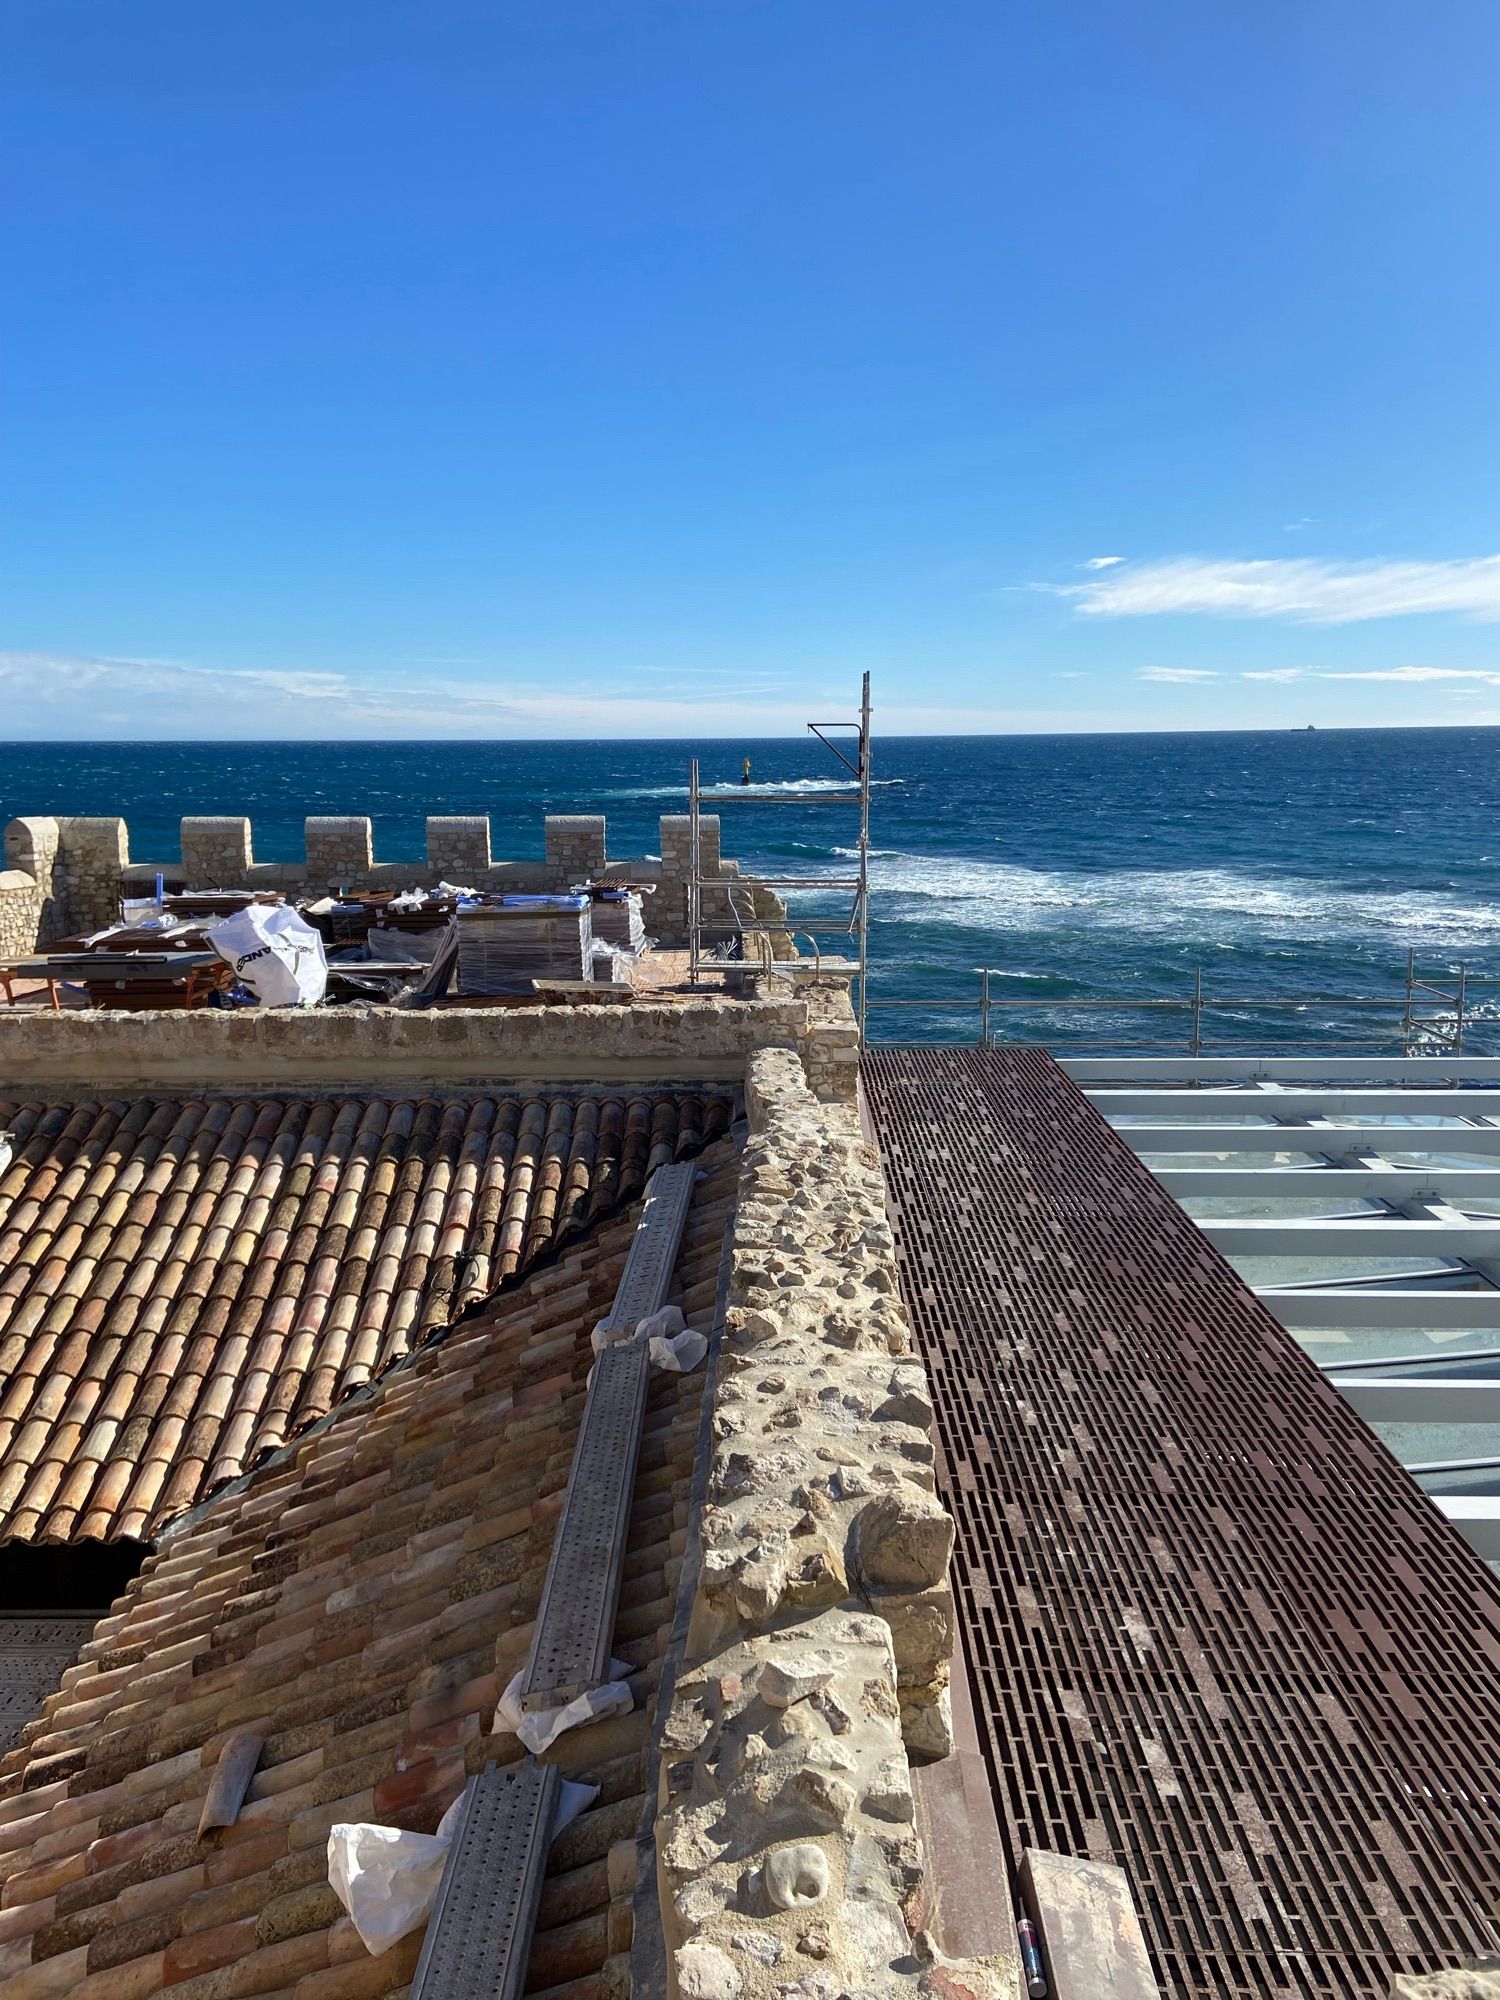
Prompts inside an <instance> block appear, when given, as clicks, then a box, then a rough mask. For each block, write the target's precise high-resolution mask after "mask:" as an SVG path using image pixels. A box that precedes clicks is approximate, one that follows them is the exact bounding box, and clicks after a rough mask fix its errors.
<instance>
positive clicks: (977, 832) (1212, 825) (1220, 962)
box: [0, 729, 1500, 1053]
mask: <svg viewBox="0 0 1500 2000" xmlns="http://www.w3.org/2000/svg"><path fill="white" fill-rule="evenodd" d="M695 750H696V752H697V754H698V756H699V757H700V759H701V762H702V775H703V782H704V784H705V785H708V784H729V785H732V784H734V783H735V782H736V781H737V780H738V778H739V775H740V764H741V759H742V757H743V756H745V755H747V754H748V755H749V756H750V758H751V759H752V766H753V777H754V780H755V782H756V785H757V787H759V786H761V785H765V786H767V787H771V788H774V789H775V790H776V792H777V794H778V796H779V797H781V798H782V799H784V800H785V801H786V804H785V806H784V807H783V808H782V809H780V810H772V809H771V808H769V807H766V806H764V805H759V804H757V805H749V806H745V807H742V808H735V807H730V808H728V809H726V811H725V813H724V851H725V853H726V854H731V855H734V856H736V857H737V858H738V859H740V860H741V861H742V862H743V863H745V864H746V866H748V867H749V868H752V869H762V870H765V871H768V872H772V873H775V874H792V873H808V874H813V875H819V874H825V875H834V874H839V873H843V872H846V871H847V870H848V869H849V867H850V864H851V851H852V848H853V843H854V839H855V831H856V828H855V819H854V814H853V813H852V811H851V810H850V809H849V808H847V807H842V806H837V805H834V804H831V803H830V804H823V803H821V802H820V801H821V800H822V799H823V798H824V797H825V796H826V795H827V794H828V793H830V792H833V791H839V790H843V789H845V788H846V785H847V780H846V779H845V778H844V776H843V774H842V773H841V772H840V771H839V769H838V766H837V765H836V764H835V763H834V762H833V760H832V759H831V757H830V756H829V755H828V753H827V752H826V751H824V750H823V749H822V747H821V746H820V745H819V744H818V743H817V742H816V741H815V740H813V739H812V738H810V737H809V738H806V739H801V740H790V741H751V742H739V743H732V742H722V741H711V742H704V743H702V744H698V745H692V744H689V743H684V742H628V743H499V742H474V743H459V742H450V743H364V742H333V743H135V744H116V743H69V744H47V743H31V744H5V745H0V817H3V818H4V819H9V818H10V817H12V816H13V815H14V814H16V813H19V812H73V813H113V812H118V813H122V814H123V815H124V816H125V818H126V820H127V821H128V823H129V826H130V837H131V853H132V858H133V859H136V860H141V861H155V860H166V859H172V858H174V857H175V856H176V854H177V851H178V833H177V822H178V820H179V818H180V817H181V816H182V815H183V814H184V813H205V812H244V813H248V814H249V815H250V818H251V820H252V822H253V828H254V841H255V852H256V857H257V859H259V860H265V861H279V860H295V859H298V858H300V856H301V853H302V820H303V817H304V815H306V814H308V813H350V812H363V813H368V814H369V815H370V817H371V819H372V820H373V821H374V824H375V842H376V855H377V858H379V859H380V860H408V859H410V860H416V859H419V858H420V857H421V855H422V853H423V822H424V820H425V817H426V815H427V814H428V813H439V812H478V811H484V812H488V813H489V815H490V818H491V822H492V838H493V843H494V852H495V854H496V855H497V856H499V857H523V856H529V855H539V854H540V852H541V846H542V816H543V814H544V813H547V812H586V811H602V812H605V813H607V814H608V816H609V822H610V852H611V854H612V855H617V856H625V855H630V854H639V853H654V852H655V851H656V850H657V848H658V845H659V842H658V836H657V826H656V821H657V816H658V815H659V814H660V813H662V812H671V811H674V810H681V809H683V807H684V806H685V801H686V785H687V764H688V758H689V757H690V756H691V755H692V754H693V753H694V751H695ZM872 771H873V777H874V791H873V801H874V804H873V813H872V820H871V849H872V864H871V874H872V879H873V885H874V894H873V899H872V904H871V913H872V923H871V934H870V937H871V963H872V968H873V971H872V980H871V999H872V1000H873V1001H875V1002H880V1003H884V1002H900V1003H901V1005H900V1006H899V1007H885V1006H880V1007H878V1008H877V1010H876V1011H875V1012H874V1013H873V1014H872V1016H871V1031H872V1036H874V1037H876V1038H879V1039H912V1040H924V1039H961V1038H964V1037H970V1036H972V1035H974V1034H975V1033H976V1032H977V1028H978V1013H977V1008H976V1005H975V1003H976V1002H977V999H978V995H979V991H980V979H979V971H978V969H979V968H980V967H986V966H987V967H989V968H990V991H991V994H992V996H993V998H994V1000H995V1001H996V1002H997V1003H1000V1002H1005V1003H1022V1004H1017V1005H1011V1004H1006V1005H1003V1006H1002V1005H999V1004H997V1005H996V1007H995V1010H994V1012H993V1014H992V1017H991V1019H992V1026H993V1028H994V1030H995V1032H996V1034H997V1035H1000V1036H1004V1037H1007V1038H1012V1039H1037V1038H1041V1039H1046V1040H1050V1041H1053V1042H1057V1043H1063V1044H1066V1045H1068V1046H1071V1047H1075V1048H1078V1047H1083V1046H1086V1045H1088V1044H1090V1043H1094V1042H1098V1043H1105V1044H1109V1045H1111V1046H1115V1047H1118V1046H1120V1045H1121V1044H1123V1043H1127V1042H1128V1043H1131V1044H1133V1045H1139V1046H1141V1047H1146V1046H1148V1045H1154V1044H1156V1043H1161V1044H1162V1045H1164V1046H1167V1045H1173V1046H1179V1047H1180V1046H1183V1045H1184V1044H1185V1041H1186V1037H1187V1033H1188V1015H1187V1011H1186V1008H1185V1006H1184V1007H1182V1008H1179V1009H1173V1010H1161V1009H1157V1010H1150V1009H1139V1010H1137V1011H1132V1009H1131V1008H1130V1006H1128V1005H1126V1004H1124V1003H1128V1002H1140V1001H1145V1000H1161V999H1174V1000H1178V1001H1184V1002H1185V1001H1186V999H1187V997H1188V996H1189V995H1190V993H1191V991H1192V988H1193V983H1194V979H1195V975H1197V974H1200V973H1201V978H1202V982H1203V992H1204V995H1205V998H1206V999H1207V1000H1209V1001H1210V1002H1217V1003H1221V1004H1220V1005H1217V1006H1211V1007H1210V1009H1209V1011H1208V1012H1207V1013H1206V1014H1205V1015H1204V1017H1203V1034H1204V1042H1205V1046H1206V1047H1207V1048H1209V1049H1210V1050H1211V1049H1212V1048H1214V1047H1218V1046H1236V1045H1237V1046H1244V1045H1246V1044H1247V1043H1252V1042H1253V1043H1256V1044H1258V1045H1260V1046H1266V1047H1269V1046H1273V1045H1276V1044H1283V1045H1285V1044H1288V1043H1291V1042H1296V1043H1301V1044H1305V1043H1307V1042H1308V1041H1314V1040H1315V1041H1319V1042H1322V1043H1325V1044H1327V1045H1328V1046H1330V1047H1333V1046H1335V1045H1337V1046H1346V1047H1353V1046H1355V1045H1358V1044H1360V1043H1374V1042H1376V1041H1382V1042H1385V1043H1389V1041H1390V1039H1391V1037H1392V1035H1393V1034H1394V1033H1395V1032H1396V1031H1397V1027H1398V1023H1399V1018H1400V1002H1401V1001H1402V999H1403V996H1404V994H1405V990H1406V986H1405V981H1406V965H1407V952H1408V950H1411V951H1413V952H1414V953H1415V954H1416V960H1417V964H1418V969H1419V972H1420V974H1421V975H1422V976H1423V977H1424V978H1426V979H1427V980H1429V981H1430V982H1432V983H1433V984H1434V985H1436V986H1438V987H1440V988H1441V989H1442V990H1443V991H1444V992H1452V991H1454V990H1456V979H1457V974H1458V971H1459V968H1460V967H1463V968H1465V969H1466V974H1467V977H1468V979H1469V981H1470V984H1469V987H1468V990H1467V994H1466V1014H1467V1015H1468V1017H1469V1023H1470V1025H1469V1030H1468V1037H1467V1039H1466V1043H1465V1046H1466V1047H1468V1048H1471V1049H1472V1050H1473V1051H1474V1052H1476V1053H1489V1052H1500V1025H1497V1026H1496V1027H1495V1028H1493V1029H1488V1030H1487V1029H1486V1026H1485V1023H1486V1022H1487V1021H1488V1020H1491V1019H1494V1018H1496V1017H1500V983H1496V984H1495V985H1494V986H1492V987H1486V986H1484V985H1482V984H1480V983H1478V982H1479V980H1480V979H1481V977H1488V978H1492V979H1495V978H1497V976H1500V730H1494V729H1425V730H1424V729H1413V730H1391V729H1382V730H1318V731H1285V730H1283V731H1276V732H1265V733H1245V732H1235V733H1225V734H1202V733H1193V734H1182V735H1130V736H1050V737H1049V736H1020V737H993V736H991V737H950V738H944V737H911V738H899V737H884V738H882V737H877V738H876V740H875V744H874V751H873V759H872ZM793 907H794V913H795V914H800V915H801V916H803V917H804V918H807V919H811V918H813V917H817V918H818V919H819V920H820V921H824V922H827V921H829V920H831V919H833V918H835V917H836V916H837V915H838V913H839V911H840V910H841V908H842V907H843V904H842V903H841V900H840V899H839V898H838V897H837V896H835V895H833V894H831V893H828V892H824V893H822V894H814V895H806V894H804V895H801V896H799V897H797V898H796V899H795V900H794V905H793ZM821 942H822V944H823V948H824V949H825V950H837V949H838V948H839V947H838V942H837V940H836V939H828V938H826V937H825V938H824V939H822V940H821ZM1491 995H1493V996H1495V997H1494V998H1491ZM1348 996H1364V997H1374V998H1383V999H1386V1000H1391V1001H1395V1002H1396V1003H1397V1005H1396V1006H1395V1007H1394V1008H1392V1009H1390V1010H1389V1011H1387V1012H1384V1013H1376V1012H1374V1011H1373V1010H1354V1009H1348V1008H1342V1009H1341V1008H1338V1007H1334V1006H1330V1005H1328V1004H1327V1002H1328V1001H1329V1000H1330V999H1334V998H1338V997H1348ZM1309 997H1315V998H1316V1004H1313V1005H1310V1006H1308V1007H1305V1008H1302V1009H1300V1010H1297V1011H1293V1010H1291V1009H1280V1010H1267V1009H1260V1008H1256V1007H1254V1006H1252V1005H1250V1004H1248V1003H1250V1002H1252V1001H1255V1000H1266V999H1280V1000H1283V1001H1285V1000H1289V999H1297V1000H1301V999H1307V998H1309ZM1082 998H1092V999H1101V998H1103V999H1110V1000H1112V1001H1115V1002H1118V1003H1121V1004H1118V1005H1115V1006H1111V1007H1109V1008H1104V1009H1096V1010H1090V1011H1081V1010H1079V1011H1072V1012H1070V1011H1069V1010H1068V1008H1067V1007H1066V1005H1064V1004H1061V1003H1065V1002H1068V1001H1076V1000H1078V999H1082ZM934 1000H944V1001H950V1002H954V1003H962V1004H961V1005H954V1006H952V1007H951V1008H948V1007H944V1008H938V1007H934V1006H919V1005H915V1004H913V1003H915V1002H918V1001H934ZM1043 1003H1052V1004H1050V1005H1044V1004H1043ZM1427 1008H1428V1012H1429V1013H1430V1014H1432V1015H1433V1016H1434V1017H1436V1016H1441V1015H1444V1014H1446V1013H1448V1012H1451V1009H1450V1008H1448V1007H1447V1006H1446V1004H1445V1003H1444V1002H1442V1001H1440V1000H1438V999H1435V998H1431V997H1429V999H1428V1003H1427Z"/></svg>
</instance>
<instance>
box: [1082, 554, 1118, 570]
mask: <svg viewBox="0 0 1500 2000" xmlns="http://www.w3.org/2000/svg"><path fill="white" fill-rule="evenodd" d="M1124 560H1125V558H1124V556H1090V557H1089V559H1088V561H1087V562H1086V563H1085V564H1084V568H1085V569H1113V568H1114V567H1115V565H1116V563H1122V562H1124Z"/></svg>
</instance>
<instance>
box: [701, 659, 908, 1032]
mask: <svg viewBox="0 0 1500 2000" xmlns="http://www.w3.org/2000/svg"><path fill="white" fill-rule="evenodd" d="M807 726H808V728H809V729H810V730H811V731H812V733H813V735H814V736H816V737H817V739H818V741H819V742H820V743H821V744H822V745H823V747H824V748H825V749H826V750H829V751H831V752H832V753H833V755H834V756H835V757H836V758H837V759H838V761H839V763H840V764H842V765H843V767H844V769H845V770H846V771H847V772H849V774H850V775H851V777H852V778H853V780H854V785H853V786H852V787H851V788H850V789H849V790H847V791H838V792H772V791H767V790H764V789H759V790H758V789H757V788H756V787H755V786H754V785H736V786H716V787H714V788H713V789H711V790H709V791H704V790H703V788H702V786H701V784H700V782H699V777H698V759H697V758H696V757H694V758H693V760H692V763H691V766H690V767H689V780H688V819H689V839H690V850H689V870H688V910H687V920H688V921H687V928H688V953H689V976H690V978H691V980H692V983H693V984H694V985H695V986H696V985H697V983H698V975H699V973H700V971H701V969H702V968H703V966H704V965H705V963H713V962H714V961H713V960H711V959H710V957H709V953H708V951H706V950H705V943H706V941H708V940H711V939H714V938H722V939H724V940H727V941H733V940H734V939H737V938H740V937H744V936H759V937H766V938H770V937H786V938H797V937H805V938H807V939H808V940H809V941H810V942H811V944H812V948H813V959H814V962H815V963H816V962H818V961H819V960H820V959H821V956H822V954H821V951H820V949H819V946H818V938H819V937H820V936H829V935H832V936H838V937H847V938H849V939H851V940H852V941H853V943H854V946H855V967H856V970H855V975H854V976H855V982H856V999H855V1017H856V1019H857V1020H858V1022H859V1038H860V1042H861V1043H863V1042H864V1038H865V1010H866V1000H865V987H866V984H867V980H866V968H867V965H868V961H869V924H870V915H869V912H870V676H869V675H868V674H865V676H864V677H863V680H862V681H861V684H860V703H859V718H858V720H857V721H854V722H810V723H808V725H807ZM834 730H853V731H854V733H855V734H854V742H853V744H852V745H850V744H849V743H848V741H847V738H846V739H845V741H844V743H843V744H840V743H839V742H837V741H835V740H834V739H833V737H832V736H831V735H830V734H829V733H828V732H830V731H834ZM846 748H853V750H854V753H855V755H854V759H853V761H851V760H850V758H849V757H848V756H846V755H845V750H846ZM726 805H735V806H741V805H768V806H795V807H796V808H797V809H798V810H799V811H805V810H806V808H807V807H809V806H857V807H858V808H859V836H858V841H857V844H856V849H855V853H856V867H855V872H854V873H853V874H852V875H762V876H757V878H756V879H757V881H759V882H761V883H763V884H764V885H765V886H766V887H767V888H770V889H775V890H778V891H780V890H786V889H790V890H793V891H796V890H799V889H802V890H809V891H812V892H815V893H818V894H824V895H826V894H828V893H829V892H835V893H848V894H850V895H851V896H852V897H853V902H852V904H851V906H850V910H849V916H848V919H847V921H844V922H840V923H834V922H819V921H814V922H811V923H802V922H799V921H797V920H796V919H795V918H794V917H793V916H792V914H791V913H790V911H789V912H788V914H787V917H786V920H785V921H784V922H782V923H761V922H759V921H757V920H756V918H755V913H754V910H753V909H752V910H751V911H750V913H749V920H748V921H747V920H746V917H745V914H744V913H743V912H742V911H740V910H737V909H736V908H735V903H734V892H735V887H736V884H735V881H734V879H733V877H728V876H707V877H705V875H704V873H703V845H702V818H703V808H704V806H710V807H712V808H713V810H714V811H715V812H717V811H718V810H719V809H720V808H721V807H723V806H726ZM705 890H708V891H709V893H710V894H711V895H712V896H713V897H715V898H717V899H719V900H721V901H722V902H723V904H724V905H725V906H726V908H727V912H728V913H727V914H726V915H722V916H710V917H705V916H704V900H703V898H704V891H705Z"/></svg>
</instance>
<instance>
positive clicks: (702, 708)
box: [0, 652, 1131, 740]
mask: <svg viewBox="0 0 1500 2000" xmlns="http://www.w3.org/2000/svg"><path fill="white" fill-rule="evenodd" d="M636 672H637V670H636V669H635V668H632V669H631V672H630V676H629V678H630V681H631V682H632V683H633V682H634V681H635V679H636ZM847 695H848V690H847V688H844V689H841V690H835V692H834V693H833V694H832V695H830V694H829V693H828V692H827V691H826V690H825V691H824V692H823V693H821V694H820V693H818V692H817V690H816V688H815V687H809V688H801V689H794V690H793V691H791V692H787V691H786V689H785V688H784V687H783V686H781V685H779V684H777V683H774V682H773V683H769V684H767V685H764V686H763V685H761V684H760V683H758V682H756V681H754V680H751V679H749V678H748V677H745V676H739V677H737V678H736V679H735V681H734V685H733V689H732V691H731V690H730V689H729V688H725V687H719V688H716V689H713V690H712V691H710V692H708V693H705V692H704V689H703V688H702V686H701V685H697V684H696V677H694V678H693V679H687V678H684V682H683V686H682V689H681V692H680V693H678V692H677V691H675V690H673V691H665V692H663V691H657V692H653V693H651V694H648V695H642V694H636V693H633V692H629V691H628V690H627V689H625V688H622V689H621V690H620V691H619V692H618V693H617V692H613V691H611V690H610V689H603V690H599V691H595V690H592V689H590V690H586V691H580V692H578V693H558V692H555V691H554V690H553V689H551V688H549V687H546V686H544V685H541V684H540V682H539V680H538V681H537V682H531V681H528V682H520V681H516V682H511V683H508V684H506V683H500V684H491V685H479V686H476V685H475V684H474V683H472V682H468V683H466V682H462V681H455V680H452V679H444V678H440V677H439V676H438V675H436V674H427V673H424V672H421V671H417V670H414V668H413V666H411V665H408V667H407V668H406V669H405V671H404V672H401V673H396V674H392V675H389V676H387V675H382V674H370V675H369V676H358V677H356V676H351V675H348V674H343V673H331V672H322V671H314V670H310V669H302V668H272V667H244V668H238V667H204V666H195V665H191V664H188V663H185V662H183V661H173V660H148V659H106V658H87V657H81V656H78V655H72V654H60V653H20V652H9V653H7V652H0V712H3V713H4V716H5V723H6V733H7V735H9V736H10V737H11V738H12V739H13V740H14V739H17V738H33V739H34V738H38V737H42V738H76V737H84V738H87V737H91V736H131V737H133V736H139V735H140V734H141V732H142V716H143V714H145V713H149V714H150V716H151V725H150V726H151V730H152V733H153V734H154V735H171V736H172V737H174V738H178V739H183V738H186V739H193V738H200V739H201V738H214V737H225V738H239V739H245V738H249V739H255V738H276V737H288V738H293V739H301V740H306V739H308V738H312V739H317V738H320V737H328V736H348V737H364V738H372V737H373V738H386V739H401V738H412V739H420V738H437V739H443V738H453V737H465V736H473V737H478V738H483V737H501V738H517V739H546V738H555V737H584V738H587V737H653V736H659V737H713V736H725V737H744V736H797V737H801V736H803V735H805V733H806V725H807V716H808V713H809V710H810V711H811V712H812V713H814V714H817V713H819V712H827V713H838V712H839V710H840V709H842V708H844V707H845V706H846V704H847ZM841 696H842V697H843V698H842V699H841ZM143 701H144V702H146V703H151V704H153V705H152V706H151V707H150V708H149V710H147V709H144V708H143V706H142V704H143ZM876 719H877V727H878V728H879V729H880V730H881V732H882V733H884V734H886V735H893V736H897V735H913V736H921V735H949V734H952V735H969V734H975V735H991V734H1011V733H1016V732H1020V733H1025V732H1028V731H1045V732H1051V731H1057V730H1066V729H1077V728H1080V727H1092V728H1102V729H1110V728H1128V727H1129V726H1130V722H1131V718H1130V716H1129V715H1128V714H1116V713H1100V714H1098V715H1083V714H1080V713H1079V712H1077V711H1076V710H1069V709H1064V708H980V707H946V708H945V707H941V706H938V705H936V704H934V705H927V704H923V705H921V706H918V705H916V704H914V703H912V702H910V701H906V702H902V701H900V700H899V699H898V700H894V701H891V702H889V703H887V702H882V703H881V704H880V705H879V708H878V711H877V718H876Z"/></svg>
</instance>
